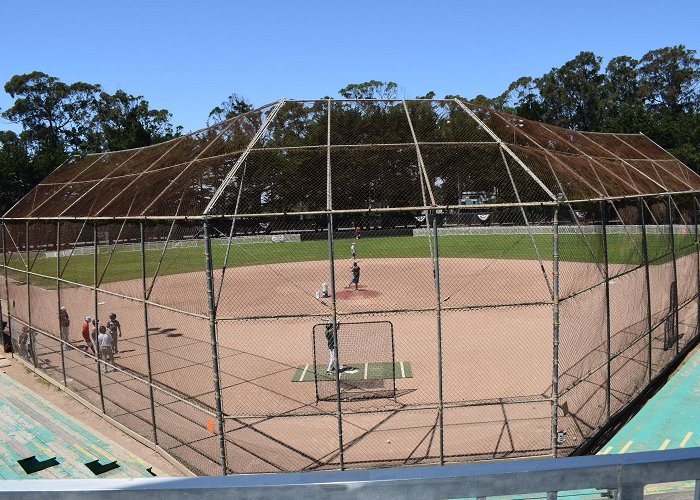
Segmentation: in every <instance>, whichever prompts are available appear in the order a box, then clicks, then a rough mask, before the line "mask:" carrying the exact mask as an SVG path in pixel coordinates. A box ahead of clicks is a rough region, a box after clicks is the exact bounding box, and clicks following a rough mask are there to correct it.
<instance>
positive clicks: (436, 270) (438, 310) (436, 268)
mask: <svg viewBox="0 0 700 500" xmlns="http://www.w3.org/2000/svg"><path fill="white" fill-rule="evenodd" d="M432 215H433V278H434V280H435V300H436V305H435V316H436V321H437V351H438V360H437V361H438V417H439V426H440V465H444V464H445V407H444V401H443V395H442V300H441V299H440V258H439V256H438V251H439V246H438V230H437V217H436V216H435V212H432Z"/></svg>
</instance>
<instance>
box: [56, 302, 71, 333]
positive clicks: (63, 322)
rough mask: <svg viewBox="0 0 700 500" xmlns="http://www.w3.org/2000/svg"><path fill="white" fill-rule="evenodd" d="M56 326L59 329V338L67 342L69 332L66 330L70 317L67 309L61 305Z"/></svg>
mask: <svg viewBox="0 0 700 500" xmlns="http://www.w3.org/2000/svg"><path fill="white" fill-rule="evenodd" d="M58 326H59V327H60V329H61V340H62V341H64V342H68V341H69V339H70V333H69V332H68V327H69V326H70V318H69V317H68V311H66V308H65V307H63V306H61V308H60V309H59V310H58Z"/></svg>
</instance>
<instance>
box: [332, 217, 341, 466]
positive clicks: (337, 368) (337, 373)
mask: <svg viewBox="0 0 700 500" xmlns="http://www.w3.org/2000/svg"><path fill="white" fill-rule="evenodd" d="M333 253H334V250H333V216H332V215H329V216H328V261H329V272H330V292H331V307H332V318H331V321H332V322H333V345H334V346H335V397H336V405H337V410H338V460H339V461H340V470H345V450H344V445H343V405H342V403H341V401H340V349H339V346H338V320H337V316H336V315H337V306H336V296H335V259H334V256H333Z"/></svg>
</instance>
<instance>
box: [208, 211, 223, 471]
mask: <svg viewBox="0 0 700 500" xmlns="http://www.w3.org/2000/svg"><path fill="white" fill-rule="evenodd" d="M204 259H205V260H206V266H207V298H208V306H209V337H210V343H211V367H212V371H213V374H214V398H215V405H216V423H217V425H218V432H219V454H220V457H221V474H222V475H223V476H225V475H226V474H228V465H227V463H226V434H225V429H224V416H223V404H222V402H221V380H220V377H219V350H218V348H217V345H218V342H217V334H216V324H217V323H216V304H215V302H214V265H213V261H212V254H211V237H210V235H209V219H205V220H204Z"/></svg>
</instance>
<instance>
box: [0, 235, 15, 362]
mask: <svg viewBox="0 0 700 500" xmlns="http://www.w3.org/2000/svg"><path fill="white" fill-rule="evenodd" d="M0 230H2V268H3V274H4V275H5V298H6V301H7V329H8V330H9V332H10V338H12V312H13V311H12V306H13V304H12V303H11V302H10V280H9V279H8V277H7V243H6V241H5V230H6V226H5V223H4V222H3V223H2V226H1V227H0ZM13 356H14V353H13Z"/></svg>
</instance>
